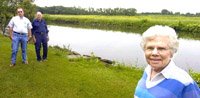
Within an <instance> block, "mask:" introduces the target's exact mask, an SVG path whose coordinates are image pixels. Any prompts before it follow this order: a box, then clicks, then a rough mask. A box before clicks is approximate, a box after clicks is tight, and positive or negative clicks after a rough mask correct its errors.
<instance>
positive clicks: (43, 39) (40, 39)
mask: <svg viewBox="0 0 200 98" xmlns="http://www.w3.org/2000/svg"><path fill="white" fill-rule="evenodd" d="M35 38H36V43H35V51H36V55H37V60H38V61H41V60H42V58H43V59H47V52H48V44H47V34H46V33H44V34H40V33H35ZM41 44H42V46H43V57H42V58H41V56H40V49H41Z"/></svg>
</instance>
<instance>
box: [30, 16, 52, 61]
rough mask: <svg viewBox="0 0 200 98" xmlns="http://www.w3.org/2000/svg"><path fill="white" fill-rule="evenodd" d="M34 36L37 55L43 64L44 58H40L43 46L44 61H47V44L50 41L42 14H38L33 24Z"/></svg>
mask: <svg viewBox="0 0 200 98" xmlns="http://www.w3.org/2000/svg"><path fill="white" fill-rule="evenodd" d="M32 26H33V28H32V34H33V41H34V43H35V50H36V54H37V61H39V62H41V61H42V58H41V56H40V49H41V44H42V45H43V60H47V49H48V45H47V42H48V41H49V36H48V29H47V24H46V22H45V20H44V19H42V13H41V12H37V18H36V19H34V20H33V22H32Z"/></svg>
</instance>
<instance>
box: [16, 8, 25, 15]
mask: <svg viewBox="0 0 200 98" xmlns="http://www.w3.org/2000/svg"><path fill="white" fill-rule="evenodd" d="M17 13H18V15H19V16H20V17H24V11H23V9H22V8H18V9H17Z"/></svg>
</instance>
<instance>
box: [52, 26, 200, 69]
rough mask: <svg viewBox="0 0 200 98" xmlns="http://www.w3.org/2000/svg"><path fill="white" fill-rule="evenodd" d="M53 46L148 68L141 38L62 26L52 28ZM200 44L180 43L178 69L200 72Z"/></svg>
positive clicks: (120, 33) (137, 35) (191, 42)
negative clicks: (65, 47) (67, 47)
mask: <svg viewBox="0 0 200 98" xmlns="http://www.w3.org/2000/svg"><path fill="white" fill-rule="evenodd" d="M49 30H50V33H49V36H50V41H49V45H52V46H54V45H58V46H60V47H63V45H65V46H68V45H70V48H71V49H72V50H73V51H76V52H78V53H80V54H87V55H90V54H91V52H94V54H95V55H96V56H100V57H102V58H104V59H110V60H115V61H118V62H120V63H125V64H128V65H132V66H134V65H135V64H136V63H137V64H138V66H140V67H144V66H145V65H146V61H145V59H144V53H143V51H142V49H141V48H140V45H139V43H140V41H141V35H140V34H134V33H123V32H116V31H102V30H96V29H80V28H71V27H61V26H53V25H50V26H49ZM198 58H200V41H195V40H186V39H180V48H179V50H178V52H177V54H176V57H175V58H174V61H175V63H176V64H177V66H179V67H181V68H183V69H186V70H188V69H189V68H191V69H192V70H194V71H196V72H200V61H199V60H198Z"/></svg>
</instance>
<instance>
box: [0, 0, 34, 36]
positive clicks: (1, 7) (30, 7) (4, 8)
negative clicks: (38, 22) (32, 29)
mask: <svg viewBox="0 0 200 98" xmlns="http://www.w3.org/2000/svg"><path fill="white" fill-rule="evenodd" d="M33 2H34V0H1V1H0V17H1V19H0V27H1V30H2V31H3V32H4V33H5V28H6V27H7V25H8V22H9V21H10V19H11V18H12V17H13V16H15V15H16V10H17V8H19V7H21V8H23V9H24V12H25V16H26V17H28V18H29V19H30V20H33V18H34V16H35V12H36V5H34V4H32V3H33Z"/></svg>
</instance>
